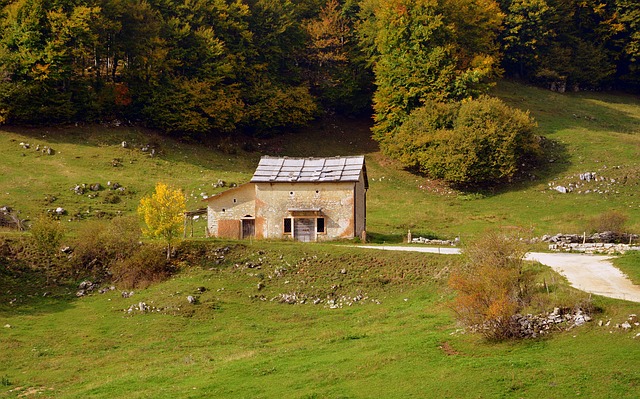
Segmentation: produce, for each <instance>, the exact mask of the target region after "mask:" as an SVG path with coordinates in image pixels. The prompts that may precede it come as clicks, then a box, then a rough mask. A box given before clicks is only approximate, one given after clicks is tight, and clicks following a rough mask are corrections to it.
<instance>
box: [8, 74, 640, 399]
mask: <svg viewBox="0 0 640 399" xmlns="http://www.w3.org/2000/svg"><path fill="white" fill-rule="evenodd" d="M495 94H496V95H498V96H499V97H501V98H503V99H504V100H505V101H507V102H508V103H509V104H511V105H513V106H517V107H519V108H522V109H525V110H530V111H531V113H532V115H533V116H534V117H535V118H536V119H537V120H538V123H539V131H540V133H541V134H543V135H544V136H545V137H547V141H546V142H547V145H546V147H547V148H548V149H549V151H548V152H547V158H545V159H546V161H545V162H544V163H543V165H542V166H540V167H539V168H538V169H536V170H532V171H530V173H531V176H529V177H528V178H527V179H525V180H524V181H520V182H518V183H514V184H513V185H511V186H509V187H506V188H502V189H495V190H485V191H478V192H460V191H456V190H452V189H450V188H448V187H446V186H443V185H442V184H440V183H439V182H434V181H430V180H429V179H426V178H425V177H423V176H417V175H414V174H411V173H409V172H407V171H405V170H402V168H400V167H399V166H398V165H397V164H396V163H394V162H392V161H390V160H388V159H386V158H385V157H383V156H382V154H381V153H380V152H379V151H378V148H377V146H376V144H375V143H374V142H373V141H371V139H370V133H369V127H370V121H369V120H349V119H347V120H327V121H324V122H321V123H318V124H316V125H314V126H312V127H310V128H308V129H303V130H300V131H295V132H288V133H286V134H284V135H282V136H276V137H271V138H261V139H248V138H244V139H242V140H241V142H239V143H237V144H233V145H229V143H228V142H225V141H220V142H217V141H215V140H211V142H205V143H194V142H193V141H191V140H187V139H176V138H162V137H159V136H157V135H156V134H155V133H153V132H149V131H146V130H143V129H137V128H128V127H121V128H113V127H104V126H89V127H70V128H64V129H62V128H60V129H57V128H37V129H36V128H34V129H18V128H3V129H2V131H0V157H2V158H1V159H2V161H1V162H0V206H2V205H9V206H11V207H13V208H14V209H16V210H19V211H20V212H21V213H20V215H21V217H23V218H31V219H32V218H34V217H35V216H36V215H38V214H39V213H41V212H43V211H45V210H47V209H55V208H56V207H58V206H60V207H63V208H65V209H67V211H68V214H67V215H65V217H63V218H62V219H61V220H62V222H63V223H64V225H65V226H66V227H67V228H68V231H69V232H70V233H71V234H73V233H74V232H75V231H76V230H77V229H78V227H80V226H81V224H82V223H84V222H85V221H86V220H90V219H96V218H108V217H111V216H115V215H117V214H121V213H124V214H131V213H133V212H134V211H135V209H136V207H137V205H138V202H139V199H140V198H141V197H142V196H143V195H144V194H147V193H149V192H151V191H152V190H153V187H154V185H155V182H156V181H163V182H166V183H170V184H173V185H175V186H178V187H181V188H183V189H184V190H185V192H186V193H187V195H188V198H189V203H188V207H189V208H190V209H195V208H198V207H201V206H202V205H203V203H202V202H201V201H200V198H201V194H206V195H211V194H215V193H217V192H221V191H222V190H224V189H226V188H214V187H213V184H215V183H216V182H217V181H218V180H219V179H221V180H224V181H226V182H227V183H237V184H240V183H244V182H246V181H248V180H249V179H250V177H251V175H252V173H253V170H254V168H255V166H256V164H257V161H258V159H259V157H260V156H261V155H262V154H269V155H288V156H333V155H351V154H365V155H366V159H367V169H368V174H369V179H370V190H369V192H368V217H367V222H368V232H369V236H370V237H371V238H373V239H374V240H375V241H378V242H387V243H393V242H400V241H401V240H402V236H403V235H404V234H406V231H407V229H411V231H412V233H413V235H414V236H419V235H425V236H427V235H428V236H437V237H441V238H453V237H455V236H460V237H461V238H462V241H463V243H464V242H466V241H468V240H471V239H473V238H474V237H477V236H479V235H481V234H482V233H483V232H484V231H486V230H487V229H498V228H503V229H515V228H524V229H525V230H527V231H528V232H529V234H530V235H532V236H540V235H542V234H554V233H557V232H566V233H572V232H576V233H581V232H582V231H585V230H588V225H589V221H590V219H591V218H593V217H594V216H595V215H598V214H601V213H603V212H605V211H608V210H618V211H620V212H622V213H624V214H625V215H627V216H628V218H629V221H628V225H627V227H628V230H629V231H633V232H638V231H640V203H639V202H638V198H637V195H638V194H637V192H638V183H639V181H640V180H639V179H640V165H639V162H640V157H639V155H640V154H639V149H640V101H639V100H638V98H636V97H631V96H625V95H611V94H603V93H569V94H563V95H561V94H557V93H551V92H548V91H544V90H540V89H536V88H532V87H528V86H523V85H519V84H515V83H511V82H502V83H501V84H500V85H499V86H498V87H497V88H496V89H495ZM125 140H126V141H127V142H129V143H130V144H131V145H132V146H133V147H130V148H122V146H121V142H122V141H125ZM20 142H25V143H29V144H31V148H30V149H23V148H21V147H20V146H19V143H20ZM150 143H151V144H154V145H155V148H156V150H157V156H156V157H150V156H149V154H148V153H145V152H142V151H141V150H140V147H141V146H143V145H145V144H150ZM38 144H39V145H40V146H44V145H47V146H50V147H52V148H54V149H55V150H56V154H55V155H52V156H44V155H42V154H41V153H39V152H36V151H35V150H34V148H35V146H36V145H38ZM221 149H224V150H225V151H221ZM115 159H117V160H118V162H117V163H118V165H119V166H112V164H113V161H114V160H115ZM551 161H553V162H551ZM583 172H596V173H598V174H599V175H601V176H604V177H606V178H607V180H606V181H602V182H597V183H592V184H591V185H590V186H584V187H581V188H579V189H577V190H576V191H574V192H573V193H570V194H560V193H558V192H556V191H553V190H550V189H549V187H550V185H551V186H555V185H569V184H570V183H578V182H579V180H578V178H577V176H578V174H579V173H583ZM625 177H626V180H625ZM611 179H614V180H616V183H611ZM107 181H111V182H118V183H119V184H121V185H122V186H124V187H126V190H125V192H124V193H123V194H110V191H109V190H107V189H104V190H102V191H99V192H98V196H97V197H96V198H89V197H88V195H87V194H88V193H86V194H85V195H82V196H79V195H76V194H75V193H73V192H72V191H71V188H72V187H73V186H75V185H76V184H81V183H86V184H91V183H95V182H99V183H101V185H102V186H106V183H107ZM586 190H590V192H589V193H585V191H586ZM577 191H582V193H580V194H579V193H578V192H577ZM597 191H602V193H598V192H597ZM114 195H118V198H119V199H120V200H119V202H117V201H116V202H115V203H111V202H109V201H105V198H106V197H107V196H110V197H111V198H113V196H114ZM51 197H56V200H55V201H53V202H51ZM47 198H49V200H47ZM195 229H196V235H197V236H200V237H201V236H202V235H203V231H204V223H203V222H202V221H199V222H196V225H195ZM196 242H200V240H199V239H198V240H196ZM207 242H209V243H210V245H211V247H210V249H209V250H208V252H206V253H200V252H197V251H195V252H193V253H191V252H189V251H190V249H189V248H190V245H195V244H191V242H188V243H186V244H183V247H182V248H183V251H185V254H186V255H184V254H183V255H184V256H183V259H185V260H184V261H183V262H182V263H181V271H180V273H179V274H177V275H176V276H174V277H173V278H172V279H170V280H168V281H166V282H163V283H160V284H156V285H153V286H152V287H150V288H148V289H145V290H135V291H136V293H135V294H134V296H133V297H131V298H122V296H121V295H120V290H116V291H110V292H108V293H106V294H102V295H100V294H93V295H91V296H89V297H84V298H75V287H74V286H66V285H59V286H48V285H47V283H46V279H45V278H44V276H41V275H39V274H38V273H34V272H33V271H32V270H22V269H20V268H19V267H18V265H9V264H0V397H34V396H38V397H51V398H78V397H91V398H113V397H128V398H146V397H154V398H155V397H159V398H162V397H167V398H169V397H170V398H176V397H179V398H190V397H191V398H200V397H203V398H204V397H225V398H226V397H229V398H371V397H381V398H411V397H416V398H418V397H420V398H422V397H438V398H439V397H443V398H446V397H450V398H460V397H469V398H472V397H473V398H478V397H481V398H488V397H490V398H493V397H503V398H537V397H550V398H565V397H573V396H581V397H591V398H608V397H613V396H615V397H623V398H624V397H635V396H637V394H636V391H637V389H638V385H639V384H640V373H639V371H638V370H640V358H639V357H638V356H637V353H638V351H637V347H638V340H639V339H640V338H634V336H635V334H636V333H637V331H638V330H637V329H635V330H633V331H630V332H624V331H622V330H620V329H615V328H613V327H612V326H613V325H615V324H616V323H622V322H623V321H625V320H626V319H627V317H628V315H629V314H631V313H636V314H639V313H640V309H638V304H634V303H630V302H624V301H618V300H612V299H606V298H601V297H594V298H593V299H592V300H593V303H592V304H593V306H594V308H595V309H596V310H598V312H597V313H596V314H595V317H594V319H595V320H594V322H592V323H589V324H587V325H586V326H582V327H580V328H575V329H573V330H571V331H568V332H559V333H557V334H554V335H553V336H552V337H549V338H544V339H539V340H528V341H524V342H506V343H488V342H486V341H484V340H482V339H481V338H480V337H479V336H477V335H474V334H463V333H461V331H460V330H459V326H458V325H457V324H456V321H455V318H454V314H453V312H452V310H451V309H450V301H451V299H452V295H453V294H452V293H451V292H450V291H449V290H448V289H447V287H446V280H447V276H448V271H449V270H451V269H452V268H455V267H456V266H457V261H458V260H457V259H458V258H456V257H452V256H435V255H426V254H409V253H388V252H385V251H366V250H362V249H354V248H349V247H346V246H335V245H298V244H295V243H285V242H282V243H280V242H253V243H245V244H244V245H238V244H237V243H226V242H219V241H215V240H209V241H207ZM225 246H231V247H233V250H232V251H231V252H230V253H229V254H226V255H225V261H224V262H223V263H222V264H220V265H217V264H216V263H215V262H214V260H215V259H216V257H217V256H218V255H216V253H217V252H216V251H215V249H216V248H217V249H219V248H223V247H225ZM0 262H2V259H1V258H0ZM616 262H617V265H618V266H619V267H620V268H621V269H623V270H624V271H625V273H627V274H628V275H629V276H630V277H631V278H632V279H633V280H634V281H636V282H638V281H640V277H638V273H637V272H638V267H637V266H638V265H639V264H640V261H639V259H638V257H637V256H636V255H626V256H624V257H621V258H619V259H617V260H616ZM247 263H250V264H252V265H254V266H255V265H259V266H260V268H257V267H252V268H247V267H246V266H247ZM196 265H200V266H196ZM236 265H237V266H236ZM534 268H537V269H536V270H537V272H538V279H539V280H540V279H542V280H543V281H545V282H546V283H547V287H548V288H549V292H548V293H547V291H546V289H544V288H542V286H538V290H539V292H538V295H537V297H536V298H537V299H536V302H535V303H534V307H538V308H540V307H541V308H545V309H549V308H551V307H553V306H558V305H565V304H569V303H577V302H584V301H587V300H588V297H587V295H586V294H584V293H580V292H577V291H575V290H572V289H570V288H568V287H567V285H566V281H565V280H564V279H562V278H561V277H559V276H558V275H557V274H555V273H553V272H552V271H550V270H549V269H548V268H544V267H540V266H534ZM283 269H286V270H283ZM342 269H345V273H342V272H341V270H342ZM259 283H262V284H261V285H260V287H261V288H260V289H258V287H259V285H258V284H259ZM198 287H205V288H206V291H204V292H203V293H199V292H198V291H197V288H198ZM293 293H295V294H296V295H299V296H304V297H306V298H307V299H306V303H305V304H295V305H289V304H283V303H278V301H277V300H272V299H274V298H279V296H280V294H293ZM45 294H46V295H45ZM187 295H195V296H197V297H198V303H197V304H196V305H190V304H188V303H187V301H186V296H187ZM359 295H360V296H361V298H365V297H366V299H362V300H360V301H355V302H354V301H353V298H354V297H358V296H359ZM327 297H329V298H327ZM317 299H321V300H322V302H321V303H320V304H318V305H314V304H313V302H314V301H315V300H317ZM328 299H333V300H335V301H336V302H335V303H337V304H338V305H342V307H337V308H334V309H332V308H330V306H329V305H328V302H327V300H328ZM139 302H145V303H147V305H149V306H153V307H155V308H161V309H162V310H161V311H160V312H151V313H146V314H142V313H139V312H135V311H134V312H132V313H131V314H129V313H128V312H126V310H127V309H129V308H130V307H131V306H132V305H134V304H138V303H139ZM349 303H351V306H349ZM598 320H603V321H604V322H606V321H608V320H611V326H610V327H605V326H602V327H599V326H598V325H597V321H598ZM5 325H10V326H11V327H10V328H9V327H4V326H5Z"/></svg>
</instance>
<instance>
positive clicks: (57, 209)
mask: <svg viewBox="0 0 640 399" xmlns="http://www.w3.org/2000/svg"><path fill="white" fill-rule="evenodd" d="M55 212H56V214H57V215H59V216H62V215H64V214H66V213H67V211H66V210H65V209H64V208H63V207H60V206H59V207H57V208H56V210H55Z"/></svg>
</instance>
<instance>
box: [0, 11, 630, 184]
mask: <svg viewBox="0 0 640 399" xmlns="http://www.w3.org/2000/svg"><path fill="white" fill-rule="evenodd" d="M0 9H1V10H2V17H1V19H0V76H1V79H0V123H5V124H14V125H15V124H22V125H44V124H46V125H50V124H65V123H95V122H103V121H119V122H120V123H132V124H141V125H144V126H148V127H151V128H154V129H158V130H160V131H162V132H165V133H167V134H173V135H179V136H191V137H194V138H197V137H203V136H206V135H236V134H249V135H262V134H273V133H277V132H278V131H282V130H284V129H290V128H296V127H301V126H305V125H306V124H308V123H309V122H310V121H312V120H313V119H315V118H317V117H319V116H322V115H326V114H335V113H338V114H343V115H371V114H373V117H374V125H373V129H372V130H373V137H374V138H375V139H376V140H378V141H379V142H380V144H381V148H382V150H383V151H384V152H385V153H386V154H387V155H389V156H392V157H394V158H396V159H399V160H401V161H402V162H403V163H404V164H405V166H407V167H410V168H414V169H417V170H421V171H423V172H426V173H428V174H430V175H432V176H435V177H441V178H444V179H445V180H447V181H449V182H452V183H458V184H482V183H483V182H484V181H485V180H491V181H496V180H505V179H507V180H508V179H511V178H512V177H513V176H514V174H515V173H516V171H517V165H521V164H522V163H523V159H524V160H526V159H529V158H532V157H534V156H535V154H536V152H539V148H537V145H536V138H535V137H534V135H533V134H532V129H533V127H534V126H535V122H534V121H533V120H532V119H531V118H529V116H528V114H526V113H520V112H518V113H516V112H514V111H513V110H511V109H510V108H509V107H506V106H505V105H504V104H501V103H500V102H499V101H498V100H495V99H490V98H488V97H486V96H485V93H486V92H487V90H488V88H490V87H491V85H492V84H493V83H494V82H495V81H496V80H497V79H500V78H502V77H511V78H515V79H519V80H521V81H525V82H528V83H530V84H535V85H538V86H542V87H546V88H549V89H551V90H556V91H560V92H564V91H580V90H625V91H630V92H637V91H638V90H639V89H640V71H639V67H638V56H640V32H639V31H638V25H639V24H640V4H639V3H638V2H637V1H635V0H214V1H210V0H180V1H177V0H13V1H11V0H4V1H0ZM465 102H466V103H467V104H465ZM469 102H470V104H469ZM487 126H489V127H488V128H487ZM514 126H515V128H514ZM416 133H420V134H416ZM496 135H497V136H499V140H498V141H500V142H501V143H503V144H500V146H499V147H496V146H495V145H494V147H490V148H489V147H486V146H484V147H480V148H472V147H469V146H473V145H476V144H474V143H478V142H486V143H489V142H493V143H495V142H496V140H495V136H496ZM475 136H479V137H480V138H476V137H475ZM492 136H494V138H493V139H492V138H491V137H492ZM461 148H463V149H464V150H463V151H461V150H460V149H461ZM483 154H492V155H491V156H490V157H487V156H485V155H483ZM460 162H463V163H465V162H466V163H467V164H468V165H461V164H460ZM461 170H462V172H460V171H461Z"/></svg>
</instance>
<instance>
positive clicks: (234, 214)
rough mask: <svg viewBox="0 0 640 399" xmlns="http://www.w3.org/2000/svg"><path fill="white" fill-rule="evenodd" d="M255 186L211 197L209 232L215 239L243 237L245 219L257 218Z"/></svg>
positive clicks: (208, 205) (246, 186)
mask: <svg viewBox="0 0 640 399" xmlns="http://www.w3.org/2000/svg"><path fill="white" fill-rule="evenodd" d="M255 190H256V189H255V185H254V184H245V185H242V186H239V187H236V188H233V189H231V190H228V191H225V192H223V193H221V194H220V195H217V196H214V197H210V198H209V200H208V204H207V208H208V210H207V214H208V221H207V223H208V224H207V226H208V231H209V234H210V235H212V236H214V237H221V238H233V239H238V238H241V237H242V223H241V222H240V221H241V220H242V219H243V218H244V217H247V216H250V217H255V216H256V206H255Z"/></svg>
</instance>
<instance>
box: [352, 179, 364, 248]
mask: <svg viewBox="0 0 640 399" xmlns="http://www.w3.org/2000/svg"><path fill="white" fill-rule="evenodd" d="M355 192H356V198H355V206H356V208H355V218H356V220H355V232H354V235H355V236H356V237H360V238H365V237H364V235H363V232H365V231H366V230H367V190H366V189H365V186H364V173H363V172H360V179H359V180H358V183H357V184H356V187H355Z"/></svg>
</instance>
